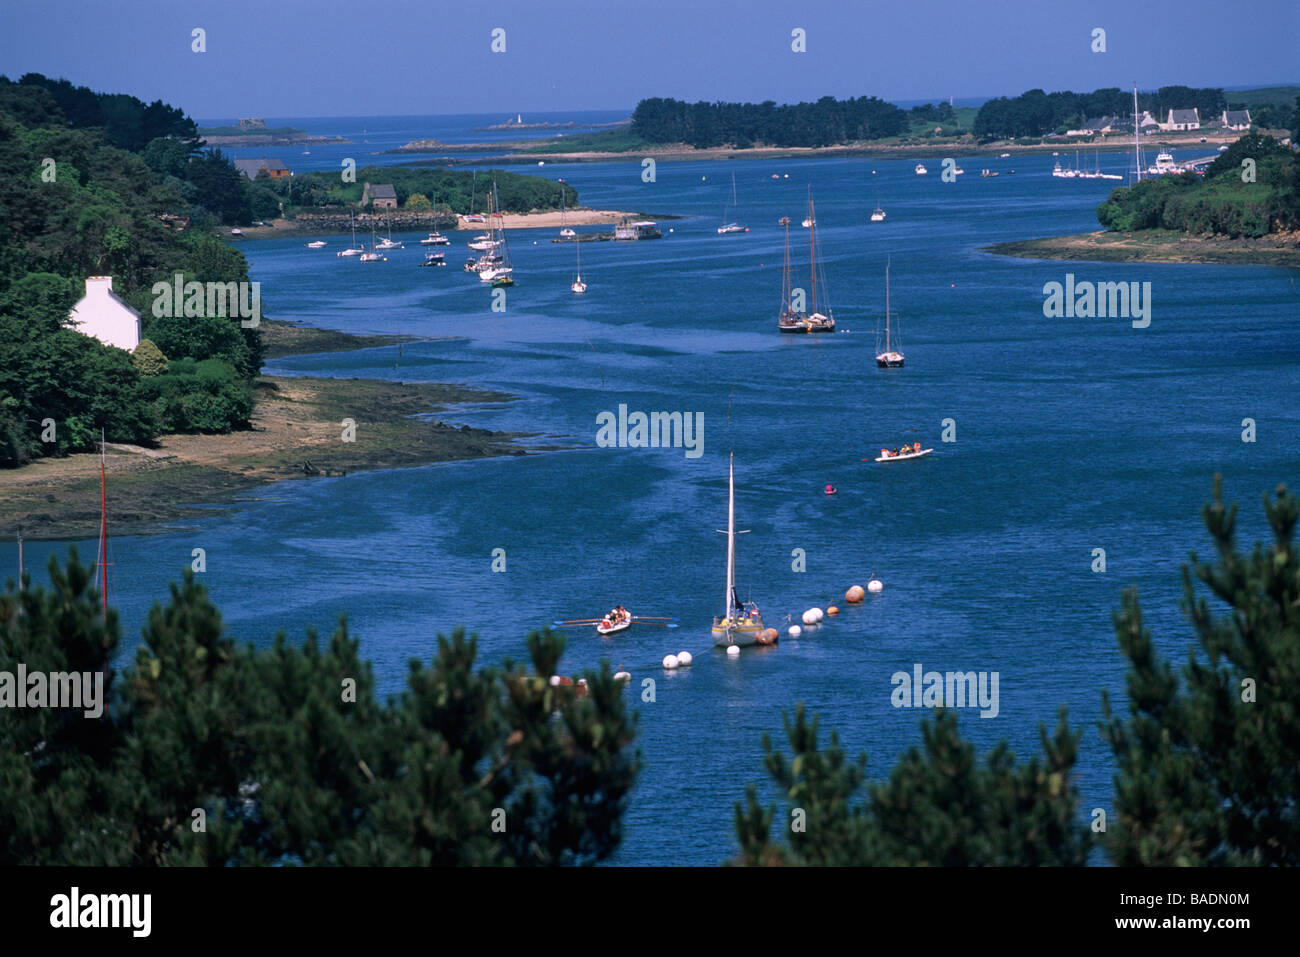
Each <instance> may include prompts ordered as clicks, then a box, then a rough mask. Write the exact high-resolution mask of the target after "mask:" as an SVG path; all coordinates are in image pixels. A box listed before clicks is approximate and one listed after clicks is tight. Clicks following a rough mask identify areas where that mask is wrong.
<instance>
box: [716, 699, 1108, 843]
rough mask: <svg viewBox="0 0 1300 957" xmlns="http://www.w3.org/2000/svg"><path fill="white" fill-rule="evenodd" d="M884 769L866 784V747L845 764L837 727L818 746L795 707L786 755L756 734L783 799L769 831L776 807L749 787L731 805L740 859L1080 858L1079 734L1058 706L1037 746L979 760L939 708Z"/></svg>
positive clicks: (1001, 749)
mask: <svg viewBox="0 0 1300 957" xmlns="http://www.w3.org/2000/svg"><path fill="white" fill-rule="evenodd" d="M921 731H922V736H923V739H924V743H923V746H922V748H916V747H913V748H911V749H910V750H909V751H908V752H907V753H906V754H905V755H904V756H903V757H902V758H901V759H900V761H899V763H898V764H897V765H896V766H895V767H894V769H893V771H892V772H891V774H890V776H889V778H888V779H887V780H886V781H884V782H881V783H879V784H875V785H870V786H867V787H865V788H864V787H863V781H864V775H865V768H866V757H865V755H864V756H862V757H860V758H859V759H858V761H857V762H856V763H849V762H848V761H847V759H846V757H845V754H844V751H843V749H842V748H841V747H840V745H839V741H838V739H837V737H836V735H835V734H834V733H833V732H832V734H831V739H830V746H829V747H828V748H827V749H826V750H824V751H823V750H821V749H820V748H819V746H818V740H817V738H818V726H817V720H816V719H812V720H811V721H810V720H809V719H808V718H807V716H806V715H805V713H804V710H803V706H802V705H800V706H798V707H797V708H796V711H795V718H794V721H790V720H789V718H788V717H787V718H786V737H787V738H788V740H789V744H790V749H791V752H792V757H791V758H789V759H787V758H786V756H785V755H784V754H782V753H781V752H779V751H776V750H775V749H774V748H773V747H772V743H771V741H770V739H768V738H767V737H766V736H764V738H763V748H764V750H765V751H766V752H767V754H766V757H765V760H764V763H765V764H766V766H767V770H768V772H769V773H770V774H771V776H772V778H773V780H774V781H775V782H776V784H777V787H778V789H779V790H780V791H781V793H782V794H783V795H784V796H785V798H786V799H787V800H788V801H789V802H790V808H789V810H788V813H787V814H786V816H785V817H784V818H783V822H784V825H785V826H783V828H782V830H783V831H788V838H787V844H785V845H784V846H783V845H781V844H777V843H774V842H773V841H772V837H771V828H772V821H773V812H772V811H771V810H770V809H766V808H764V807H763V806H762V805H761V804H760V803H759V801H758V797H757V791H756V789H755V788H754V787H752V786H751V787H750V788H749V791H748V794H747V802H746V807H745V808H744V809H742V808H741V807H740V806H739V805H737V807H736V831H737V835H738V838H739V841H740V856H739V858H738V862H739V863H743V864H751V865H752V864H810V865H819V864H820V865H832V866H866V865H870V866H899V865H909V866H917V865H921V866H1008V865H1039V866H1042V865H1074V866H1078V865H1082V864H1083V863H1084V862H1085V860H1086V858H1087V852H1088V847H1089V837H1088V831H1087V829H1086V828H1085V827H1084V826H1083V825H1082V824H1080V823H1079V821H1078V819H1077V816H1078V791H1077V789H1076V787H1075V784H1074V781H1073V768H1074V763H1075V760H1076V758H1077V755H1078V743H1079V733H1078V732H1071V731H1070V729H1069V728H1068V727H1067V726H1066V723H1065V712H1064V710H1062V712H1061V715H1060V719H1059V722H1058V725H1057V729H1056V732H1055V733H1054V734H1053V735H1050V736H1049V735H1048V733H1047V730H1046V729H1045V728H1044V729H1042V730H1041V732H1040V737H1041V743H1042V748H1043V755H1042V756H1041V757H1039V756H1035V757H1032V758H1030V759H1029V760H1028V761H1027V762H1023V763H1022V762H1018V761H1017V760H1016V758H1015V756H1014V755H1012V753H1011V752H1010V750H1009V749H1008V748H1007V746H1006V744H1005V743H1001V744H999V745H997V746H996V747H995V748H994V749H993V750H992V752H991V753H990V754H989V756H988V758H987V761H986V763H985V765H984V766H983V767H980V765H979V762H978V761H977V759H976V755H975V751H974V748H973V747H972V746H971V745H970V744H969V743H967V742H966V741H964V740H963V739H962V738H961V735H960V734H959V733H958V730H957V719H956V717H955V716H954V715H953V714H952V713H951V712H945V711H940V712H939V713H938V714H937V715H936V716H935V718H934V720H933V722H931V721H924V722H922V726H921Z"/></svg>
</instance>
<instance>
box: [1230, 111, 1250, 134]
mask: <svg viewBox="0 0 1300 957" xmlns="http://www.w3.org/2000/svg"><path fill="white" fill-rule="evenodd" d="M1223 125H1224V126H1226V127H1227V128H1228V129H1230V130H1248V129H1250V110H1224V111H1223Z"/></svg>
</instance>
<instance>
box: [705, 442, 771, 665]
mask: <svg viewBox="0 0 1300 957" xmlns="http://www.w3.org/2000/svg"><path fill="white" fill-rule="evenodd" d="M717 531H719V532H721V531H722V529H717ZM746 531H748V529H745V530H742V531H740V532H737V531H736V453H735V452H732V453H731V456H730V459H729V462H728V466H727V531H726V535H727V594H726V598H725V599H724V601H723V609H724V611H723V613H722V614H721V615H718V616H717V617H715V618H714V619H713V643H714V644H715V645H724V646H725V645H754V644H758V636H759V633H760V632H762V631H763V616H762V614H760V613H759V610H758V606H757V605H755V604H754V603H753V602H744V603H742V602H741V600H740V596H739V595H737V594H736V536H737V535H743V534H744V533H745V532H746Z"/></svg>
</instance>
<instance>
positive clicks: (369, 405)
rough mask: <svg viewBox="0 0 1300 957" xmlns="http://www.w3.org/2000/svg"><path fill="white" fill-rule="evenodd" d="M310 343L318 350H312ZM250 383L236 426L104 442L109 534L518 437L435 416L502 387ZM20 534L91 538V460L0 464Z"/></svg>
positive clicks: (478, 453) (290, 339) (3, 531)
mask: <svg viewBox="0 0 1300 957" xmlns="http://www.w3.org/2000/svg"><path fill="white" fill-rule="evenodd" d="M268 325H270V326H271V328H272V329H275V327H277V326H279V327H282V329H281V330H280V331H276V332H272V333H271V335H270V336H269V337H268V338H269V339H271V340H272V341H273V342H275V341H277V338H278V340H279V347H280V348H281V349H283V350H284V351H279V352H277V353H276V354H278V355H291V354H301V353H306V352H314V351H339V350H342V349H354V348H366V347H368V346H373V345H384V344H388V342H387V341H385V342H378V341H376V340H403V341H410V340H409V339H408V338H406V337H386V336H369V337H361V336H348V335H347V334H346V333H337V332H330V331H329V330H311V329H302V328H299V327H291V326H288V325H287V324H284V323H271V324H268ZM283 328H288V329H292V330H294V331H293V332H290V333H285V332H283ZM339 337H342V338H339ZM345 340H352V341H351V342H350V343H349V342H346V341H345ZM322 343H324V344H326V345H327V347H328V348H326V349H317V348H314V347H315V346H317V345H321V344H322ZM256 387H257V392H258V403H257V408H256V411H255V412H254V414H253V422H252V428H251V429H249V430H247V431H243V432H233V433H231V434H229V435H179V434H178V435H168V436H164V437H162V438H161V439H160V440H159V442H158V447H157V448H143V447H140V446H130V445H116V444H113V443H110V444H109V447H108V453H107V456H106V459H107V472H108V501H109V516H110V528H111V529H112V530H113V532H114V533H115V534H123V533H126V534H161V533H165V532H168V531H174V530H175V528H176V527H177V526H176V523H182V524H183V523H184V522H185V521H186V520H187V519H194V518H195V517H196V516H199V515H201V516H203V517H209V516H211V515H212V514H213V512H212V509H210V508H204V509H203V510H202V511H201V512H199V511H196V510H195V506H213V505H216V506H221V505H229V506H230V507H231V508H234V507H237V506H236V505H234V504H233V502H232V500H233V499H234V498H235V496H237V495H238V494H239V493H241V492H246V491H248V490H249V489H253V488H256V487H258V486H261V485H266V484H270V483H274V482H279V481H283V480H286V479H301V478H308V477H313V476H327V477H328V476H342V475H347V474H348V473H350V472H358V471H370V470H375V469H388V468H402V467H412V466H419V465H428V464H432V463H436V462H450V461H458V460H465V459H475V458H486V457H491V456H502V455H524V454H526V452H525V450H524V449H523V448H522V447H521V446H520V445H519V444H518V440H520V439H523V438H527V436H525V435H522V434H519V433H506V432H494V431H490V430H487V429H475V428H470V427H469V426H460V427H456V426H453V425H449V424H447V423H445V422H442V421H440V420H438V419H437V418H436V413H439V412H443V411H445V410H447V409H448V408H449V407H452V406H455V405H461V404H466V403H483V402H489V403H499V402H509V401H513V400H514V396H511V395H508V394H505V393H500V392H489V391H486V390H482V389H475V388H471V387H468V386H464V385H458V384H438V383H401V382H388V381H382V380H376V379H328V378H314V377H310V378H302V377H283V376H262V377H260V378H259V379H258V380H257V382H256ZM344 419H352V420H353V421H354V422H355V423H356V426H355V439H354V440H353V441H344V440H343V435H344V429H343V425H342V422H343V420H344ZM20 530H21V532H22V535H23V537H24V538H27V539H33V540H40V539H46V540H49V539H55V540H62V539H76V538H93V537H95V536H96V535H97V534H98V530H99V456H98V455H97V454H95V453H81V454H77V455H70V456H67V457H66V458H61V459H59V458H46V459H40V460H38V461H35V462H32V463H30V464H28V465H25V466H23V467H22V468H19V469H8V470H3V471H0V536H3V537H4V538H6V539H8V540H12V539H13V538H14V537H15V535H16V534H17V533H18V532H19V531H20Z"/></svg>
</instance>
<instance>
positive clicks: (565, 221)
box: [560, 190, 578, 239]
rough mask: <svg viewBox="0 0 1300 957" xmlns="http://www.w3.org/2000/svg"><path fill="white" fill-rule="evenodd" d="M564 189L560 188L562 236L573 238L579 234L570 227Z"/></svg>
mask: <svg viewBox="0 0 1300 957" xmlns="http://www.w3.org/2000/svg"><path fill="white" fill-rule="evenodd" d="M564 192H565V191H564V190H560V238H561V239H573V238H574V237H576V236H577V235H578V234H577V233H575V232H574V231H573V230H572V229H570V228H569V214H568V211H567V210H566V209H565V208H564Z"/></svg>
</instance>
